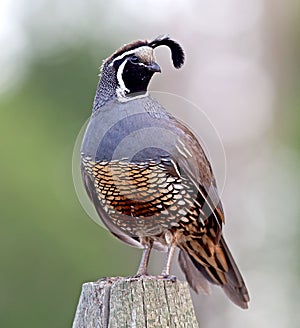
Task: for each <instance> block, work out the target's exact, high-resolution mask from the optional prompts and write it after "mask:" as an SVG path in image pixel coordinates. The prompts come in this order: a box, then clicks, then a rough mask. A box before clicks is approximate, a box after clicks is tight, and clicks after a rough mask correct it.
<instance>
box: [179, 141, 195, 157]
mask: <svg viewBox="0 0 300 328" xmlns="http://www.w3.org/2000/svg"><path fill="white" fill-rule="evenodd" d="M177 140H178V141H179V142H180V143H181V145H182V147H183V149H184V150H185V151H186V152H187V154H188V155H189V156H190V157H193V155H192V154H191V153H190V151H189V150H188V149H187V148H186V146H185V144H184V143H183V141H182V140H180V139H177Z"/></svg>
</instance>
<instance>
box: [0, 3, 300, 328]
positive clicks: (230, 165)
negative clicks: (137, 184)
mask: <svg viewBox="0 0 300 328" xmlns="http://www.w3.org/2000/svg"><path fill="white" fill-rule="evenodd" d="M299 22H300V5H299V2H297V1H286V2H283V1H279V0H275V1H274V0H253V1H246V0H225V1H216V0H213V1H212V0H210V1H208V0H200V1H196V0H190V1H180V0H172V1H171V0H165V1H160V0H151V1H144V2H141V1H137V0H128V1H121V0H119V1H117V0H111V1H95V0H88V1H79V0H73V1H68V0H40V1H38V0H36V1H34V0H31V1H28V0H27V1H25V0H18V1H13V0H1V2H0V149H1V161H0V176H1V178H0V194H1V198H0V199H1V214H0V215H1V229H0V284H1V286H0V327H3V328H4V327H9V328H11V327H44V328H47V327H49V328H53V327H70V326H71V323H72V320H73V317H74V313H75V309H76V305H77V302H78V297H79V294H80V289H81V284H82V283H83V282H85V281H94V280H97V279H98V278H99V277H102V276H116V275H132V274H134V273H135V271H136V268H137V265H138V263H139V259H140V251H138V250H135V249H133V248H130V247H128V246H126V245H124V244H122V243H121V242H119V241H118V240H116V239H114V238H113V237H112V236H111V235H110V234H109V233H108V232H107V231H106V230H105V229H103V228H101V227H100V226H98V225H97V224H95V223H94V222H93V221H92V220H91V219H90V218H89V217H88V215H87V214H86V212H85V211H84V210H83V208H82V207H81V206H80V203H79V201H78V199H77V195H76V193H75V191H74V185H73V179H72V168H71V167H72V152H73V147H74V143H75V140H76V137H77V134H78V132H79V130H80V129H81V127H82V125H83V124H84V122H85V121H86V120H87V119H88V117H89V115H90V112H91V105H92V101H93V96H94V92H95V88H96V84H97V81H98V76H97V75H98V72H99V71H98V68H99V67H100V65H101V62H102V59H104V58H106V57H107V56H109V55H110V54H111V52H112V51H114V50H115V49H116V48H118V47H120V46H121V45H123V44H124V43H127V42H129V41H131V40H135V39H139V38H142V39H145V38H149V39H151V38H153V37H155V36H157V35H160V34H164V33H169V34H170V35H171V36H172V37H173V38H175V39H177V40H178V41H180V43H181V44H182V45H183V47H184V49H185V52H186V54H187V61H186V64H185V66H184V68H183V69H182V70H180V71H175V70H174V69H173V68H172V66H171V62H170V58H169V53H168V50H166V49H161V50H160V49H158V50H157V53H158V61H159V63H160V65H161V66H162V67H163V71H164V73H163V74H161V75H160V76H156V77H155V78H154V79H153V81H152V83H151V89H153V90H159V91H166V92H172V93H175V94H177V95H180V96H183V97H185V98H187V99H189V100H191V101H193V102H194V103H196V104H198V105H199V106H200V107H201V108H202V109H203V110H204V111H205V113H206V114H207V115H208V117H209V118H210V120H211V122H213V124H214V126H215V127H216V129H217V131H218V132H219V134H220V136H221V138H222V141H223V145H224V148H225V153H226V158H227V169H226V170H227V180H226V184H225V188H224V191H223V193H222V198H223V202H224V207H225V211H226V215H227V223H228V224H227V225H226V226H225V235H226V238H227V240H228V243H229V245H230V246H231V248H232V250H233V254H234V255H235V257H236V259H237V262H238V263H239V265H240V267H241V270H242V272H243V274H244V277H245V280H246V282H247V284H248V287H249V290H250V293H251V297H252V300H251V303H250V309H249V310H247V311H242V310H240V309H238V308H237V307H235V306H234V305H233V304H231V303H230V302H229V301H228V300H227V299H226V297H225V296H224V295H223V293H222V292H221V291H220V290H218V289H217V288H213V292H212V295H211V296H210V297H205V296H196V295H194V294H193V295H192V296H193V299H194V304H195V310H196V313H197V317H198V319H199V322H200V324H201V327H202V328H213V327H226V328H227V327H231V328H235V327H240V326H241V325H243V327H244V328H248V327H273V328H275V327H281V328H282V327H290V328H292V327H299V322H300V312H299V307H300V264H299V263H300V259H299V249H300V242H299V240H300V220H299V216H300V202H299V197H300V193H299V184H300V173H299V164H300V153H299V148H300V88H299V85H300V74H299V73H300V65H299V58H300V52H299V45H300V42H299V41H300V23H299ZM195 124H197V122H195ZM213 166H214V164H213ZM217 179H218V177H217ZM162 261H163V256H162V255H160V254H158V253H155V254H154V256H153V257H152V262H151V272H153V273H155V272H156V273H157V272H159V271H160V269H161V265H162ZM173 271H174V272H177V268H176V265H174V267H173ZM178 275H179V276H180V273H178ZM180 277H182V276H180Z"/></svg>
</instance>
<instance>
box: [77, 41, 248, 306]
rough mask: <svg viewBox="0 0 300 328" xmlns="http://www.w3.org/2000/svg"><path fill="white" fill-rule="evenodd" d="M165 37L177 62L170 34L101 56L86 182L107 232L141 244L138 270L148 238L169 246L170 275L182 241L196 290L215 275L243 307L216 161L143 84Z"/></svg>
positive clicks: (85, 146) (85, 152)
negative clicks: (226, 231)
mask: <svg viewBox="0 0 300 328" xmlns="http://www.w3.org/2000/svg"><path fill="white" fill-rule="evenodd" d="M161 45H165V46H167V47H169V48H170V50H171V56H172V61H173V65H174V66H175V68H180V67H181V66H182V64H183V62H184V52H183V50H182V48H181V46H180V45H179V44H178V43H177V42H175V41H173V40H172V39H170V38H169V37H168V36H161V37H158V38H156V39H155V40H153V41H151V42H150V41H135V42H132V43H129V44H127V45H125V46H123V47H122V48H120V49H119V50H117V51H116V52H115V53H113V54H112V55H111V56H110V57H108V58H107V59H106V60H105V61H104V62H103V65H102V67H101V75H100V80H99V84H98V87H97V91H96V96H95V100H94V104H93V112H92V115H91V119H90V122H89V124H88V127H87V129H86V132H85V136H84V139H83V143H82V149H81V159H82V163H81V170H82V177H83V181H84V185H85V188H86V190H87V193H88V195H89V198H90V199H91V201H92V202H93V204H94V206H95V208H96V210H97V212H98V214H99V216H100V217H101V219H102V221H103V223H104V224H105V226H106V227H107V228H108V229H109V230H110V232H111V233H112V234H114V235H115V236H116V237H118V238H119V239H121V240H122V241H124V242H126V243H128V244H130V245H133V246H137V247H144V253H143V256H142V260H141V264H140V267H139V270H138V275H142V274H146V273H147V264H148V259H149V254H150V251H151V248H152V246H153V247H156V248H158V249H162V248H166V247H168V259H167V263H166V266H165V268H164V270H163V273H162V274H163V275H169V270H170V263H171V260H172V257H173V254H174V249H175V247H176V246H177V247H179V249H180V252H179V263H180V266H181V268H182V270H183V271H184V273H185V276H186V279H187V281H188V283H189V284H190V286H191V287H192V288H193V289H194V290H195V291H196V292H200V291H203V292H208V291H209V286H208V282H210V283H213V284H217V285H219V286H221V287H222V288H223V290H224V291H225V293H226V294H227V296H228V297H229V298H230V299H231V300H232V301H233V302H234V303H235V304H237V305H238V306H240V307H242V308H247V307H248V302H249V295H248V291H247V288H246V286H245V283H244V281H243V278H242V276H241V274H240V272H239V270H238V267H237V265H236V263H235V261H234V259H233V257H232V255H231V253H230V251H229V249H228V247H227V245H226V243H225V240H224V238H223V235H222V224H223V222H224V212H223V209H222V204H221V201H220V199H219V197H218V193H217V187H216V182H215V178H214V176H213V172H212V169H211V166H210V163H209V161H208V159H207V157H206V155H205V153H204V151H203V149H202V148H201V146H200V144H199V142H198V140H197V138H196V137H195V136H194V134H193V133H192V132H191V131H190V130H189V129H188V128H187V127H186V126H185V125H184V124H183V123H181V122H180V121H178V120H177V119H175V118H174V117H173V116H172V115H171V114H170V113H168V112H167V111H166V110H165V109H164V108H163V107H162V105H160V104H159V103H158V102H157V101H156V100H155V99H153V98H152V97H150V95H148V93H147V87H148V84H149V82H150V80H151V78H152V76H153V74H154V73H155V72H160V71H161V70H160V67H159V66H158V64H157V63H156V62H155V58H154V53H153V52H154V48H156V47H158V46H161ZM183 110H184V109H183Z"/></svg>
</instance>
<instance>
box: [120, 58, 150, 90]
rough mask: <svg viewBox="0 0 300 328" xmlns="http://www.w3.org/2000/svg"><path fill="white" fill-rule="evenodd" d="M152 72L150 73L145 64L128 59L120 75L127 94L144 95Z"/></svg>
mask: <svg viewBox="0 0 300 328" xmlns="http://www.w3.org/2000/svg"><path fill="white" fill-rule="evenodd" d="M153 74H154V72H153V71H150V70H149V69H148V68H147V66H146V65H145V64H142V63H139V62H137V61H136V60H135V59H133V60H131V59H128V60H127V62H126V64H125V66H124V69H123V73H122V79H123V82H124V84H125V87H126V88H127V89H128V90H129V94H133V93H145V92H146V91H147V87H148V84H149V82H150V80H151V77H152V76H153Z"/></svg>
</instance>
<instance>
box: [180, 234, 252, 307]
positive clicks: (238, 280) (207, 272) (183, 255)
mask: <svg viewBox="0 0 300 328" xmlns="http://www.w3.org/2000/svg"><path fill="white" fill-rule="evenodd" d="M196 244H197V245H196ZM179 264H180V266H181V269H182V270H183V272H184V273H185V276H186V279H187V281H188V283H189V284H190V286H191V287H192V288H193V289H194V290H195V291H196V292H197V293H199V292H203V291H204V292H205V293H206V294H207V290H208V287H207V281H209V282H210V283H212V284H216V285H219V286H220V287H222V288H223V290H224V292H225V294H226V295H227V296H228V297H229V298H230V300H231V301H232V302H233V303H235V304H236V305H238V306H240V307H241V308H243V309H246V308H248V302H249V300H250V298H249V294H248V291H247V288H246V285H245V282H244V280H243V278H242V275H241V273H240V271H239V269H238V267H237V265H236V263H235V261H234V259H233V257H232V255H231V252H230V250H229V248H228V246H227V244H226V242H225V240H224V238H223V236H221V238H220V241H219V243H218V245H214V247H212V246H211V245H210V246H209V247H207V243H206V242H205V241H203V238H199V239H194V240H193V242H187V243H185V244H183V245H182V247H181V251H180V253H179ZM204 278H206V280H207V281H205V279H204ZM205 282H206V284H205Z"/></svg>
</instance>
